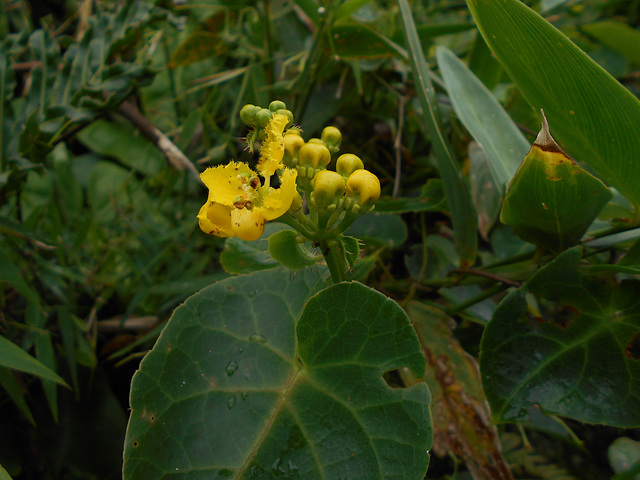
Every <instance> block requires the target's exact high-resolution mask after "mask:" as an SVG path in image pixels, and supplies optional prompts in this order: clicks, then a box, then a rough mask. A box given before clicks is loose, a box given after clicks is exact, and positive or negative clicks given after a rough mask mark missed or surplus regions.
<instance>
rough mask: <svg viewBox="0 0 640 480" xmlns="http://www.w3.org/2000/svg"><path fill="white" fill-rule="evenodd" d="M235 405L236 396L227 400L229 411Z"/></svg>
mask: <svg viewBox="0 0 640 480" xmlns="http://www.w3.org/2000/svg"><path fill="white" fill-rule="evenodd" d="M235 404H236V396H235V395H231V396H230V397H229V398H227V408H228V409H229V410H231V409H232V408H233V406H234V405H235Z"/></svg>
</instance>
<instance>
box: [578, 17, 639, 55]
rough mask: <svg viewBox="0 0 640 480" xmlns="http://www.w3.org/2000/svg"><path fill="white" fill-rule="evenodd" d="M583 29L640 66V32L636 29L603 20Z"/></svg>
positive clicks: (620, 23) (584, 26) (624, 24)
mask: <svg viewBox="0 0 640 480" xmlns="http://www.w3.org/2000/svg"><path fill="white" fill-rule="evenodd" d="M581 29H582V30H583V31H585V32H586V33H588V34H589V35H590V36H592V37H594V38H596V39H597V40H598V41H600V42H601V43H603V44H604V45H606V46H607V47H609V48H611V49H612V50H615V51H616V52H618V53H620V54H621V55H622V56H624V57H625V58H626V59H627V60H629V61H631V62H633V63H636V64H640V31H638V30H636V29H635V28H632V27H630V26H629V25H627V24H626V23H622V22H616V21H615V20H603V21H601V22H595V23H590V24H589V25H583V26H582V27H581Z"/></svg>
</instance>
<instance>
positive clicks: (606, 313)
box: [480, 247, 640, 427]
mask: <svg viewBox="0 0 640 480" xmlns="http://www.w3.org/2000/svg"><path fill="white" fill-rule="evenodd" d="M580 256H581V249H580V247H574V248H572V249H570V250H567V251H565V252H564V253H562V254H561V255H560V256H558V257H557V258H556V259H555V260H553V261H552V262H550V263H549V264H547V265H546V266H544V267H543V268H541V269H540V270H539V271H538V272H537V273H536V274H535V275H534V276H532V277H531V279H530V280H529V281H528V282H527V283H526V285H525V286H524V287H522V288H520V289H518V290H517V291H515V292H513V293H512V294H510V295H509V296H508V297H506V298H505V299H504V300H503V301H502V303H501V304H500V305H499V306H498V308H497V309H496V311H495V313H494V315H493V318H492V319H491V321H490V322H489V325H488V326H487V328H486V329H485V332H484V335H483V337H482V343H481V346H480V348H481V353H480V369H481V371H482V383H483V385H484V388H485V392H486V394H487V399H488V400H489V403H490V405H491V410H492V412H493V418H494V420H495V421H497V422H509V421H523V420H524V419H526V417H527V412H528V409H529V407H530V406H531V405H534V404H538V405H539V406H540V408H541V409H542V410H543V411H544V412H547V413H552V414H557V415H563V416H566V417H570V418H574V419H576V420H579V421H581V422H587V423H604V424H607V425H613V426H618V427H638V426H640V409H638V405H639V404H640V304H639V303H638V295H637V292H638V289H639V288H640V281H637V280H624V281H623V282H622V283H620V284H615V283H613V281H607V280H604V279H601V278H598V277H591V276H589V275H585V274H584V273H582V271H581V269H579V266H578V265H579V262H580ZM527 293H529V294H533V295H535V296H536V297H537V298H538V299H540V302H539V304H540V306H541V307H543V310H542V311H541V312H535V308H534V306H532V305H529V306H528V302H527V298H526V295H527ZM543 299H544V301H543ZM531 302H532V300H529V303H530V304H531ZM549 302H557V304H556V303H554V304H549ZM545 306H548V309H549V311H547V310H545V309H544V307H545Z"/></svg>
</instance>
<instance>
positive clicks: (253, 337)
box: [249, 333, 267, 343]
mask: <svg viewBox="0 0 640 480" xmlns="http://www.w3.org/2000/svg"><path fill="white" fill-rule="evenodd" d="M249 341H251V342H258V343H264V342H266V341H267V339H266V338H264V336H262V335H258V334H255V333H254V334H253V335H251V336H250V337H249Z"/></svg>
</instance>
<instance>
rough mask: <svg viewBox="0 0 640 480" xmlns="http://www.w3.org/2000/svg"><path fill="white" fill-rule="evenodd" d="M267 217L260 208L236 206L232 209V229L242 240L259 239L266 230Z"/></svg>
mask: <svg viewBox="0 0 640 480" xmlns="http://www.w3.org/2000/svg"><path fill="white" fill-rule="evenodd" d="M264 222H265V219H264V217H263V216H262V214H261V212H260V210H259V209H256V208H254V209H248V208H235V209H233V210H231V229H232V230H233V234H234V235H235V236H236V237H238V238H240V239H242V240H247V241H251V240H257V239H259V238H260V236H261V235H262V232H264Z"/></svg>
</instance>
